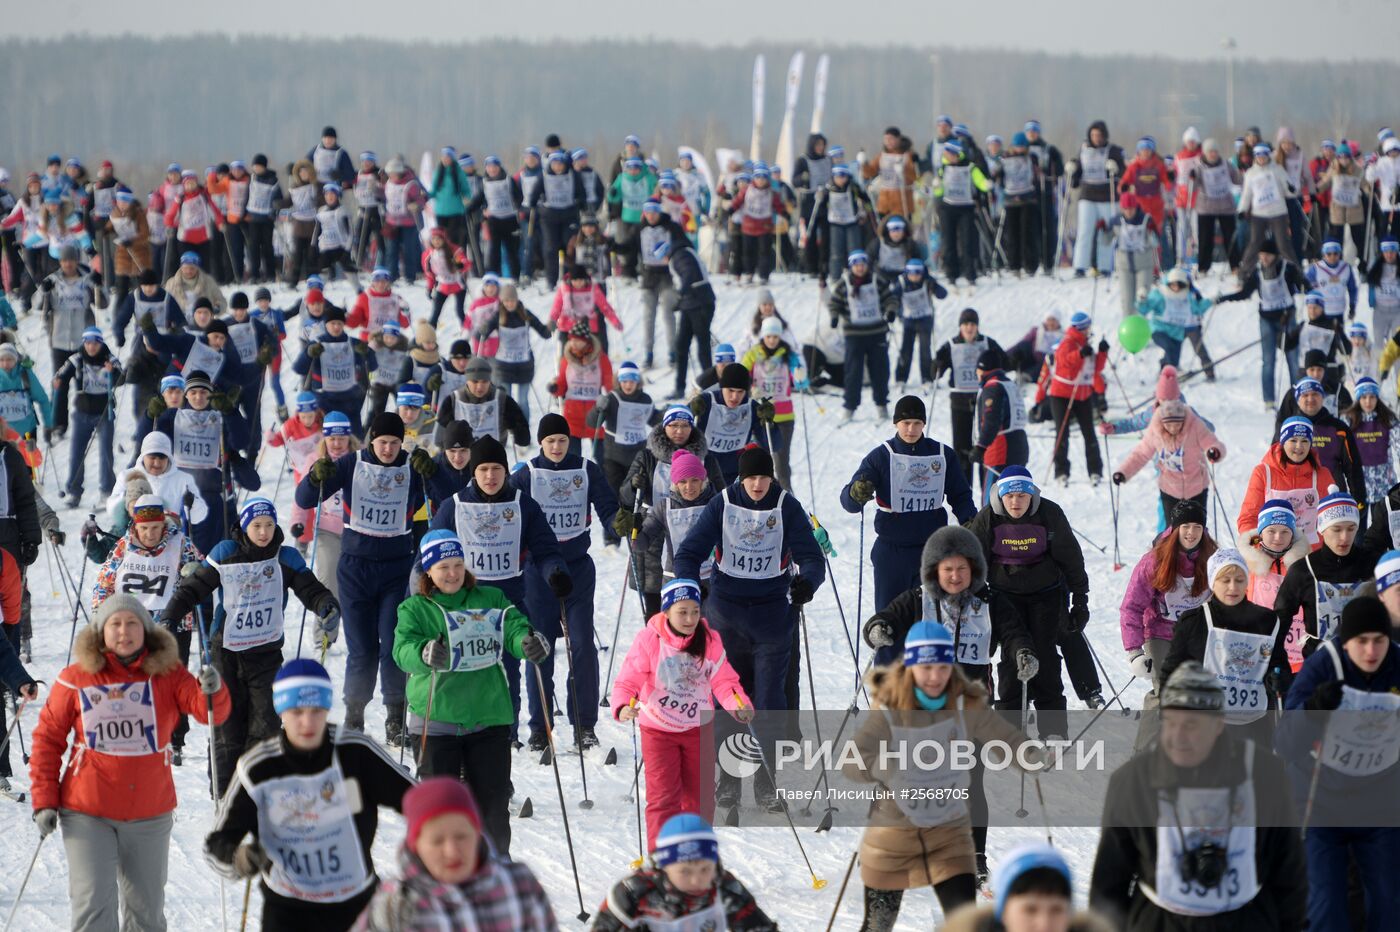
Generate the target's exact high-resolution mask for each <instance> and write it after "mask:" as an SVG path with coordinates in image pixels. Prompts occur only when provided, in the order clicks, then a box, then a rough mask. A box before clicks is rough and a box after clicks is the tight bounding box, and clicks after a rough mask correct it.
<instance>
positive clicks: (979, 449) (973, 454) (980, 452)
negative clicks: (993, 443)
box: [967, 444, 987, 463]
mask: <svg viewBox="0 0 1400 932" xmlns="http://www.w3.org/2000/svg"><path fill="white" fill-rule="evenodd" d="M986 455H987V448H986V447H984V446H981V445H980V444H979V445H978V446H975V447H973V448H972V449H971V450H969V451H968V453H967V458H968V459H969V460H970V461H971V462H974V463H980V462H982V457H984V456H986Z"/></svg>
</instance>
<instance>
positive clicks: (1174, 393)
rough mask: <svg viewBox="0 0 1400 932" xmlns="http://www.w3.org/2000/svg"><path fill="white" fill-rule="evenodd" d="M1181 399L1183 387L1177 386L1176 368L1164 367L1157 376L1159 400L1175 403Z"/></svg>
mask: <svg viewBox="0 0 1400 932" xmlns="http://www.w3.org/2000/svg"><path fill="white" fill-rule="evenodd" d="M1180 397H1181V387H1180V386H1179V385H1177V384H1176V366H1163V367H1162V371H1161V372H1160V373H1158V374H1157V400H1158V401H1159V402H1161V401H1174V400H1176V399H1177V398H1180Z"/></svg>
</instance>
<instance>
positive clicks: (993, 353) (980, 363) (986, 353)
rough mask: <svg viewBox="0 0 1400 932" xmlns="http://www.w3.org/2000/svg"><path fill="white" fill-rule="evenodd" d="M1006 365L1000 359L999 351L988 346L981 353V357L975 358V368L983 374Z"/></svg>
mask: <svg viewBox="0 0 1400 932" xmlns="http://www.w3.org/2000/svg"><path fill="white" fill-rule="evenodd" d="M1004 365H1006V362H1005V360H1003V359H1002V355H1001V350H999V349H997V348H996V347H995V346H989V347H987V348H986V349H984V350H983V351H982V355H981V356H978V357H977V368H979V369H981V370H982V371H983V372H993V371H995V370H997V369H1000V368H1001V367H1002V366H1004Z"/></svg>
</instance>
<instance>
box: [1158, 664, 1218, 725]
mask: <svg viewBox="0 0 1400 932" xmlns="http://www.w3.org/2000/svg"><path fill="white" fill-rule="evenodd" d="M1158 704H1159V705H1160V707H1161V708H1163V709H1184V710H1186V711H1189V712H1220V711H1222V710H1223V709H1224V708H1225V691H1224V690H1223V689H1221V688H1220V681H1219V680H1217V679H1216V678H1215V674H1214V673H1210V672H1207V670H1206V668H1205V667H1204V666H1202V665H1201V662H1200V661H1199V660H1187V661H1184V662H1183V663H1182V664H1181V665H1180V666H1179V667H1177V668H1176V669H1175V670H1174V671H1172V675H1171V676H1170V677H1169V678H1168V679H1167V683H1166V685H1165V686H1163V687H1162V698H1161V701H1160V702H1159V703H1158Z"/></svg>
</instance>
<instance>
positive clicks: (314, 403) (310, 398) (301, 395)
mask: <svg viewBox="0 0 1400 932" xmlns="http://www.w3.org/2000/svg"><path fill="white" fill-rule="evenodd" d="M296 406H297V413H298V414H300V413H301V412H303V411H315V410H317V409H319V408H320V407H321V402H320V400H319V399H318V398H317V397H316V393H315V392H297V397H296Z"/></svg>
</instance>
